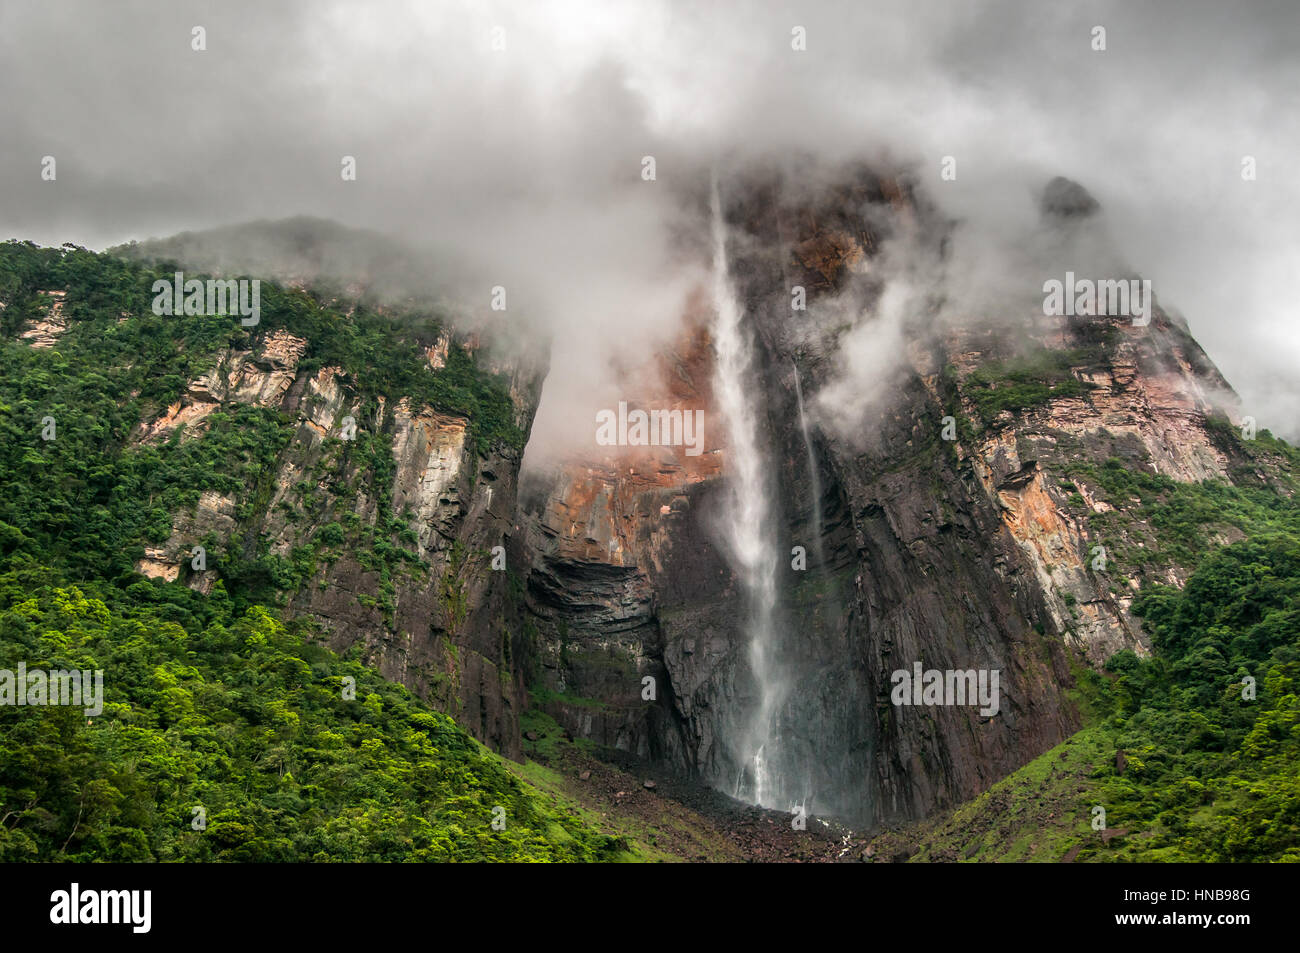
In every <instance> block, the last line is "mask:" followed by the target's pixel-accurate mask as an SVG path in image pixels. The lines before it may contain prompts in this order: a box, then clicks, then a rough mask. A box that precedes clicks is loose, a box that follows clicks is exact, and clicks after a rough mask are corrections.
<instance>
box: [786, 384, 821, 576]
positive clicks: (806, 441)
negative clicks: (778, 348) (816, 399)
mask: <svg viewBox="0 0 1300 953" xmlns="http://www.w3.org/2000/svg"><path fill="white" fill-rule="evenodd" d="M790 367H791V370H793V371H794V395H795V397H796V398H798V400H799V431H800V432H801V433H802V434H803V447H804V450H806V451H807V452H808V480H809V484H808V486H809V491H810V492H811V493H812V500H813V546H814V547H815V548H816V550H817V568H818V569H819V570H820V569H821V568H822V567H823V566H824V565H825V564H826V554H825V553H823V552H822V478H821V474H820V473H818V472H817V454H816V453H814V452H813V445H812V437H810V436H809V435H808V416H807V414H805V413H804V409H803V387H802V385H800V383H799V367H798V365H796V364H792V365H790Z"/></svg>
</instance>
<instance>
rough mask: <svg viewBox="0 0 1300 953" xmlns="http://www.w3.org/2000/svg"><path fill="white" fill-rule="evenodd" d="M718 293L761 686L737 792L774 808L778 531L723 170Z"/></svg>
mask: <svg viewBox="0 0 1300 953" xmlns="http://www.w3.org/2000/svg"><path fill="white" fill-rule="evenodd" d="M710 200H711V213H712V233H713V235H712V237H713V299H714V302H715V305H716V307H717V324H716V326H715V328H714V342H715V345H716V347H717V368H716V377H715V390H716V398H717V402H718V407H719V409H720V410H721V411H722V414H723V416H724V417H725V418H726V421H727V427H728V430H729V434H730V454H729V460H728V464H729V466H728V469H729V474H728V485H729V495H728V498H727V510H726V513H725V522H726V529H727V536H728V540H727V541H728V543H729V544H730V548H731V554H732V558H733V562H734V564H735V568H736V570H737V574H738V575H739V577H740V581H741V584H742V586H743V587H744V591H745V596H746V599H747V602H748V606H747V609H748V615H747V623H748V625H747V633H746V634H747V635H748V637H749V662H750V669H751V672H752V674H753V677H754V682H755V685H756V688H757V692H758V701H757V704H756V705H755V706H754V708H753V711H752V712H751V713H750V716H749V720H748V727H747V728H746V729H745V730H744V732H743V736H742V737H741V738H740V739H738V742H739V754H740V761H741V768H740V770H739V771H738V773H737V778H736V783H735V795H736V797H739V798H744V799H747V800H751V801H753V802H755V803H758V804H763V805H765V806H769V807H775V806H781V807H784V805H778V804H777V801H778V800H779V798H780V797H781V794H782V784H781V778H780V765H781V758H780V750H779V745H780V739H779V737H778V736H777V732H776V724H775V722H776V716H777V713H778V711H779V710H780V707H781V704H782V701H783V691H782V686H781V683H780V679H779V678H778V672H777V664H776V658H775V648H776V646H775V644H774V643H775V637H776V633H775V625H774V618H775V610H776V567H777V548H776V543H775V540H774V539H772V537H771V535H770V531H771V512H770V509H769V505H768V499H769V497H768V486H767V479H766V472H765V468H764V460H763V455H762V453H761V452H760V449H759V424H758V408H757V406H756V401H755V400H754V399H752V398H751V397H750V396H749V394H747V393H746V382H747V380H748V379H749V378H750V375H751V374H752V373H753V364H754V347H753V344H752V342H751V341H750V338H749V335H748V334H747V332H746V329H745V327H744V324H743V321H742V319H743V317H744V311H743V309H742V307H741V305H740V302H739V301H738V300H737V298H736V291H735V288H734V287H733V286H732V283H731V277H730V273H729V271H728V266H727V231H726V226H725V224H724V222H723V219H722V202H721V199H720V198H719V195H718V182H717V178H716V176H715V177H714V179H713V183H712V194H711V196H710Z"/></svg>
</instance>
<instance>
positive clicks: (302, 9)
mask: <svg viewBox="0 0 1300 953" xmlns="http://www.w3.org/2000/svg"><path fill="white" fill-rule="evenodd" d="M954 6H957V5H953V4H940V3H916V2H906V3H890V4H875V3H860V2H844V3H789V4H780V3H753V4H744V5H740V4H736V5H730V4H729V5H726V6H725V8H723V9H718V8H717V5H699V4H688V3H671V2H649V0H644V2H630V3H622V4H617V5H613V4H595V3H592V4H579V3H561V2H530V3H517V4H494V3H482V2H473V3H470V2H465V3H439V4H436V5H432V4H419V3H395V2H378V3H375V2H370V3H364V4H363V3H331V2H312V3H308V2H301V3H285V4H278V5H274V6H272V5H265V4H255V3H223V4H220V5H210V4H207V3H190V2H177V3H169V4H161V3H146V2H137V3H119V4H112V5H108V4H100V3H94V2H74V3H60V4H48V3H37V2H26V0H17V2H10V3H7V4H6V5H5V6H4V7H3V8H2V9H0V85H2V87H3V89H4V90H5V95H4V96H3V97H0V122H3V125H4V128H5V130H6V133H5V135H4V136H3V137H0V185H2V187H3V194H4V196H5V202H4V205H3V208H2V209H0V237H3V238H8V237H16V238H25V239H33V240H36V241H39V242H42V243H48V244H58V243H60V242H64V241H72V242H75V243H78V244H84V245H87V246H89V247H93V248H103V247H106V246H108V245H112V244H116V243H119V242H123V241H127V240H130V239H135V238H146V237H150V236H161V235H167V234H171V233H174V232H178V231H182V230H186V229H198V228H206V227H211V226H216V225H221V224H228V223H234V222H241V221H246V220H250V219H263V218H279V217H284V216H291V215H312V216H319V217H324V218H330V219H335V220H337V221H340V222H343V223H345V224H348V225H354V226H359V227H364V228H370V229H374V230H377V231H380V232H383V233H387V234H390V235H393V236H396V237H399V238H401V239H403V240H406V241H409V242H413V243H415V244H417V245H418V246H419V247H421V248H423V249H427V251H428V254H429V259H430V266H429V267H430V269H431V270H436V271H437V273H438V274H439V275H440V276H445V278H444V280H445V281H446V282H447V283H448V284H449V285H450V286H452V287H451V290H452V291H453V292H454V293H455V294H457V295H458V296H459V297H461V298H462V299H463V300H465V301H467V302H470V303H474V302H480V303H481V304H479V305H476V306H477V307H481V309H482V315H481V316H480V317H481V318H482V319H483V320H495V321H502V322H522V323H528V324H530V325H535V326H541V327H544V328H545V329H547V330H548V331H549V332H551V333H552V334H553V335H554V337H555V339H556V341H557V342H558V343H557V346H556V348H555V350H554V373H553V376H552V385H551V386H550V387H549V388H548V397H547V401H548V406H544V408H543V414H542V419H540V420H539V422H538V432H539V435H542V436H545V434H546V433H547V429H548V428H552V429H553V432H554V433H559V432H560V431H561V429H562V428H563V427H565V426H572V424H571V423H565V422H564V420H565V406H564V395H565V394H566V393H570V394H577V393H578V392H579V391H580V390H581V388H583V387H586V386H589V385H590V384H591V383H592V382H593V381H596V380H597V379H598V378H599V375H600V374H601V372H602V370H603V369H604V368H605V367H606V366H607V365H608V364H609V361H610V359H611V356H617V355H619V354H622V355H623V356H625V357H626V356H633V355H635V354H637V353H639V352H644V351H646V350H647V349H649V348H652V347H654V346H655V344H656V342H658V341H661V340H663V339H664V338H665V336H666V335H668V334H670V333H671V332H672V330H673V328H674V327H675V325H676V322H677V320H678V318H679V316H680V313H681V305H682V301H683V299H684V297H685V295H686V293H687V292H688V290H689V289H690V288H691V287H692V286H693V285H695V284H697V283H698V282H699V281H700V280H701V275H700V272H699V266H700V260H699V257H698V252H699V249H698V248H696V247H686V246H685V245H684V243H683V240H682V236H683V234H684V233H686V232H689V230H690V229H691V228H692V222H693V220H692V214H693V211H692V209H691V208H690V207H689V204H688V203H686V202H685V201H684V196H685V195H687V194H689V193H690V190H691V189H694V188H697V187H698V182H699V180H700V177H701V175H702V173H703V172H704V171H705V170H707V169H708V167H709V166H710V165H712V164H714V163H722V162H727V161H736V160H738V159H743V158H746V157H763V156H777V157H780V156H783V155H787V154H790V153H792V152H795V151H799V152H803V153H811V154H813V155H815V156H817V157H819V158H820V159H824V160H827V162H828V163H833V162H834V161H836V160H839V159H846V158H855V157H867V158H870V157H872V156H879V155H889V156H890V157H892V158H893V159H894V160H895V161H897V162H900V163H911V164H914V165H915V168H916V170H917V172H916V175H917V181H918V184H919V186H920V187H921V188H923V189H925V190H926V192H927V193H928V194H929V195H930V196H931V197H932V199H933V200H934V201H935V202H937V203H938V204H939V206H940V207H941V208H942V209H943V211H944V212H945V213H947V214H949V215H952V216H954V217H957V218H960V219H962V220H964V221H965V223H966V224H965V225H964V226H963V228H964V229H966V230H967V234H969V235H971V236H973V238H970V239H967V242H968V245H969V246H971V247H974V248H979V247H1012V248H1014V247H1015V245H1016V242H1017V240H1018V239H1019V236H1021V235H1028V234H1031V232H1032V228H1033V224H1034V220H1035V216H1036V207H1035V199H1036V196H1037V193H1038V190H1039V189H1041V187H1042V185H1043V184H1044V183H1045V182H1046V181H1047V180H1048V179H1050V178H1051V177H1053V176H1055V175H1058V174H1061V175H1066V176H1069V177H1070V178H1072V179H1075V180H1076V181H1078V182H1081V183H1082V184H1084V185H1085V186H1086V187H1087V188H1088V190H1089V191H1090V192H1091V193H1092V194H1093V195H1095V196H1096V197H1097V199H1098V200H1099V201H1100V203H1101V204H1102V206H1103V208H1104V209H1105V210H1106V216H1107V219H1108V223H1109V225H1110V229H1111V233H1112V234H1113V236H1114V238H1115V240H1116V242H1117V244H1118V246H1119V251H1120V252H1121V253H1122V255H1123V257H1124V258H1125V259H1126V260H1127V261H1129V262H1130V263H1131V264H1132V265H1133V267H1134V268H1135V269H1137V270H1138V271H1139V272H1141V274H1142V275H1143V276H1145V277H1148V278H1150V279H1152V281H1153V283H1154V287H1155V290H1156V294H1157V295H1158V297H1159V299H1160V301H1161V302H1162V303H1163V304H1165V305H1166V306H1172V307H1173V308H1175V309H1176V310H1178V311H1179V312H1180V313H1181V314H1182V315H1183V316H1184V317H1186V319H1187V321H1188V322H1189V324H1190V327H1191V330H1192V332H1193V334H1195V335H1196V336H1197V338H1198V339H1199V340H1200V342H1201V343H1202V344H1203V345H1204V346H1205V348H1206V350H1207V351H1208V353H1209V354H1210V356H1211V357H1212V358H1213V359H1214V360H1215V361H1216V362H1217V363H1218V364H1219V366H1220V367H1221V368H1222V370H1223V371H1224V373H1225V374H1226V376H1227V377H1228V379H1229V380H1230V381H1231V382H1232V383H1233V384H1234V385H1235V386H1236V387H1237V389H1238V390H1239V391H1240V392H1241V394H1242V396H1243V401H1244V407H1243V412H1245V413H1251V414H1253V415H1254V416H1255V417H1256V418H1257V419H1258V420H1259V423H1260V426H1267V427H1271V428H1272V429H1274V430H1275V431H1276V432H1278V433H1280V434H1283V435H1286V436H1288V437H1292V438H1295V437H1297V436H1300V425H1298V424H1297V421H1298V420H1300V375H1296V374H1295V373H1294V372H1293V370H1292V368H1293V367H1294V366H1295V364H1296V363H1297V362H1298V361H1300V325H1298V324H1297V322H1296V321H1295V320H1294V317H1295V310H1296V305H1295V295H1294V291H1293V288H1292V286H1291V277H1292V275H1293V274H1295V273H1296V271H1297V269H1296V265H1297V261H1298V260H1300V237H1298V236H1297V233H1296V229H1295V225H1294V223H1295V222H1296V221H1297V219H1298V218H1300V215H1298V214H1297V213H1300V185H1297V181H1296V177H1295V176H1294V174H1293V173H1292V172H1291V166H1292V164H1293V157H1294V156H1295V155H1296V154H1297V150H1300V124H1296V123H1294V122H1293V121H1290V116H1291V113H1292V104H1291V101H1292V99H1293V97H1294V91H1295V89H1297V88H1300V60H1297V58H1296V57H1295V55H1294V50H1295V49H1296V48H1297V46H1298V45H1300V12H1297V11H1296V10H1295V8H1294V7H1293V5H1291V4H1288V3H1285V2H1276V3H1262V2H1261V3H1247V4H1239V5H1234V6H1233V7H1231V8H1230V9H1229V8H1220V7H1219V6H1218V5H1214V4H1208V3H1172V2H1170V3H1149V4H1142V5H1141V6H1140V9H1130V7H1131V6H1133V5H1130V4H1124V3H1120V2H1096V3H1089V4H1087V5H1084V6H1082V7H1081V8H1080V9H1079V10H1076V11H1067V10H1058V9H1056V8H1055V7H1053V8H1052V9H1043V7H1044V6H1045V5H1042V4H1032V3H1023V4H1021V3H1005V2H977V3H970V4H962V5H960V9H957V10H954V9H953V7H954ZM700 7H702V8H703V9H697V8H700ZM196 26H201V27H203V28H204V30H205V37H204V38H205V41H206V49H205V50H203V51H196V50H194V49H192V42H193V29H194V27H196ZM1095 26H1103V27H1104V28H1105V31H1106V49H1105V50H1104V51H1097V50H1095V49H1094V48H1093V46H1094V33H1093V28H1094V27H1095ZM796 28H802V31H803V33H802V35H803V37H804V38H805V45H806V49H795V48H793V46H795V45H798V44H797V43H795V42H793V41H795V40H796V38H797V37H796V32H797V31H796ZM646 155H651V156H654V157H655V159H656V165H657V168H656V173H657V177H656V180H655V181H653V182H647V181H644V180H643V179H642V178H641V171H642V157H643V156H646ZM45 156H54V157H55V158H56V160H57V179H56V180H55V181H53V182H47V181H42V179H41V175H40V173H41V163H42V159H43V157H45ZM344 156H353V157H355V159H356V169H357V175H356V180H355V181H344V180H343V179H342V178H341V176H340V166H341V161H342V157H344ZM945 156H952V157H953V158H954V159H955V160H956V169H957V177H956V179H955V180H952V181H945V180H943V179H941V177H940V169H941V162H942V160H943V157H945ZM1245 156H1251V157H1253V158H1254V160H1255V163H1256V167H1257V178H1256V180H1254V181H1245V180H1243V178H1242V175H1241V168H1242V165H1241V163H1242V159H1243V157H1245ZM1005 260H1006V257H1005V256H989V257H988V259H987V263H986V264H985V265H982V266H979V267H978V268H976V270H977V271H978V272H979V282H980V285H981V286H982V287H987V288H991V289H994V290H996V288H997V287H998V284H999V281H1000V280H1001V279H1000V276H998V275H997V270H998V267H999V265H998V263H999V262H1004V261H1005ZM972 261H974V262H975V263H976V264H978V259H973V260H972ZM981 269H982V270H981ZM494 285H501V286H504V287H506V288H507V289H508V294H509V306H508V310H507V311H506V312H504V313H492V312H490V311H489V309H488V301H489V289H490V288H491V287H492V286H494Z"/></svg>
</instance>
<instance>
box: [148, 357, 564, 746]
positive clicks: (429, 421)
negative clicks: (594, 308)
mask: <svg viewBox="0 0 1300 953" xmlns="http://www.w3.org/2000/svg"><path fill="white" fill-rule="evenodd" d="M443 340H444V341H445V343H442V342H440V343H439V345H437V347H438V348H441V349H442V354H443V355H444V360H445V354H446V349H447V348H449V347H455V346H459V345H457V344H456V343H454V341H453V339H452V337H451V335H445V336H444V339H443ZM309 343H310V342H308V341H306V340H304V339H302V338H300V337H296V336H294V335H292V334H288V333H285V332H282V331H274V332H270V333H268V334H266V335H265V336H264V337H261V338H259V339H257V340H256V341H255V342H254V344H253V346H252V347H251V348H250V349H248V350H238V349H235V350H227V351H225V352H223V353H221V354H219V355H216V357H215V360H214V365H213V368H212V370H211V371H209V372H208V373H206V374H204V375H203V376H201V377H199V378H198V379H196V380H195V381H192V382H191V383H190V384H189V386H188V387H187V389H186V392H185V394H184V396H183V397H182V398H181V399H180V400H179V401H177V402H176V403H174V404H173V405H171V406H170V407H168V408H167V409H166V410H165V411H164V412H163V413H162V414H161V415H160V416H159V417H158V418H156V419H154V420H152V421H147V422H145V423H143V424H142V425H141V426H140V427H139V428H138V430H137V433H136V435H135V438H134V439H135V440H136V441H137V442H147V441H157V440H163V439H166V438H168V437H169V436H170V435H171V434H172V433H173V432H174V431H175V430H176V429H177V428H179V427H181V426H184V427H185V432H184V437H185V438H186V439H189V438H191V437H192V436H194V435H195V434H196V433H198V432H201V431H202V429H203V428H204V427H205V426H206V423H207V421H208V418H209V417H210V416H211V414H212V413H213V412H215V411H217V410H220V409H222V408H227V407H230V406H233V405H240V404H243V405H250V406H257V407H265V408H269V409H273V410H276V411H278V412H279V413H280V414H281V415H282V419H283V420H285V421H286V423H285V427H286V430H287V431H288V433H289V434H290V436H288V438H287V440H286V446H285V448H284V449H283V450H282V451H281V452H280V454H279V456H278V459H277V462H276V465H275V467H274V469H273V470H270V471H266V472H263V473H261V474H259V475H258V476H257V479H256V482H255V484H253V485H250V486H248V487H246V488H245V491H244V492H242V493H225V494H218V493H215V492H205V493H203V494H202V495H201V496H200V497H199V500H198V502H197V505H196V506H194V508H193V509H191V510H187V511H183V512H180V513H177V514H176V515H175V518H174V520H173V524H172V532H171V535H170V537H169V538H168V539H167V540H166V541H165V542H164V543H161V544H159V545H156V546H153V547H150V548H149V549H148V550H147V551H146V553H145V557H144V558H143V559H142V560H140V562H139V563H138V564H137V569H138V570H139V571H140V572H141V573H143V574H145V575H148V576H151V577H154V578H160V579H164V580H167V581H174V580H177V579H180V580H182V581H184V582H185V583H186V584H187V585H189V586H191V587H193V588H195V589H199V590H201V591H204V592H208V591H211V590H212V589H213V588H214V586H215V584H216V583H217V582H218V581H219V580H220V579H221V578H222V577H223V575H224V574H226V573H228V572H231V571H234V572H245V573H247V572H249V571H253V572H270V573H272V575H273V579H272V581H273V583H274V584H275V585H276V587H277V588H280V589H284V590H286V591H287V592H288V593H289V595H288V601H287V603H286V605H285V606H284V613H285V615H286V617H288V618H291V619H293V618H296V619H300V620H302V621H304V622H308V623H309V624H310V625H311V626H312V627H313V628H315V629H316V630H317V631H318V632H319V635H320V637H321V638H322V639H323V640H324V641H325V642H326V643H327V644H329V645H330V646H331V647H332V648H334V649H336V650H339V651H343V650H347V649H349V648H351V647H353V646H356V645H359V646H361V649H362V652H363V655H364V657H365V658H366V659H367V660H368V661H369V662H370V663H371V664H372V665H374V666H375V667H376V668H377V669H379V670H380V671H381V672H382V673H383V674H384V675H385V676H386V677H388V678H390V679H392V680H394V681H398V682H401V683H403V684H405V685H407V686H408V687H410V688H411V689H412V690H413V691H415V692H416V694H418V695H420V696H421V697H423V698H425V699H427V700H429V701H431V702H432V703H434V704H436V705H437V706H439V707H440V708H442V709H443V710H445V711H448V712H449V713H451V714H453V715H455V716H456V717H457V718H458V719H459V720H460V721H461V722H462V724H464V725H465V726H466V727H467V728H468V729H469V730H471V731H472V732H473V733H474V734H475V736H476V737H478V738H479V739H480V740H482V741H484V742H485V743H487V744H489V745H491V746H492V747H494V748H496V749H497V750H499V751H502V752H504V753H506V754H508V755H512V756H517V755H518V753H519V722H518V716H519V712H520V710H521V709H522V707H523V704H524V698H525V694H524V679H523V675H522V674H521V670H520V668H519V666H518V665H517V664H516V663H515V662H514V659H515V657H516V656H519V655H523V654H525V653H526V649H525V647H524V646H523V643H522V641H521V640H522V638H523V634H522V631H521V630H519V629H518V627H517V626H516V627H515V630H514V631H513V632H512V631H511V630H510V627H509V625H508V624H507V616H508V615H509V614H510V612H511V611H512V610H511V606H510V604H509V599H508V593H509V573H508V571H493V570H492V569H491V568H490V565H491V561H492V557H493V550H494V548H495V547H503V548H504V547H506V546H513V545H516V543H514V542H512V535H513V533H514V531H513V528H512V521H511V520H512V516H513V513H514V507H515V487H516V484H517V473H518V469H519V462H520V460H519V454H518V453H517V452H515V451H513V450H509V449H508V448H507V449H498V450H497V451H495V452H492V453H490V454H488V455H487V456H480V455H479V452H478V449H477V446H476V444H475V442H474V441H473V440H469V439H468V435H469V430H470V426H471V422H470V421H469V420H467V419H466V418H464V417H460V416H456V415H452V414H447V413H441V412H438V411H435V410H434V409H432V408H430V407H427V406H425V407H416V406H412V404H411V402H410V401H409V400H408V399H405V398H401V399H398V400H396V401H393V400H390V399H388V398H385V397H383V396H380V397H378V398H377V399H373V400H368V401H367V400H365V399H363V398H362V397H361V395H360V392H359V390H358V389H357V388H356V387H355V385H354V382H353V381H351V380H350V379H349V378H348V376H347V375H346V374H344V373H343V372H342V371H340V370H339V369H338V368H336V367H323V368H319V369H317V370H308V371H300V365H301V363H302V358H303V355H304V354H305V353H306V352H307V350H308V347H309ZM505 370H508V371H509V373H510V380H511V383H512V387H513V395H514V396H515V398H516V399H517V400H518V401H520V405H519V406H517V407H516V420H517V422H518V423H519V424H520V425H521V426H522V427H523V428H524V429H525V431H526V430H527V428H528V426H530V424H531V420H532V415H533V413H534V412H535V410H536V406H537V399H538V396H539V393H540V379H541V374H540V371H539V370H538V368H537V367H535V366H533V367H529V366H525V365H523V364H518V365H515V366H512V367H509V368H505ZM376 454H378V455H379V456H375V455H376ZM200 545H203V546H205V548H206V553H205V555H206V562H207V567H206V569H197V568H195V562H194V555H195V552H196V550H195V547H196V546H200ZM232 559H233V560H234V562H231V560H232ZM250 566H251V567H253V568H252V569H250V568H249V567H250ZM241 567H242V568H241ZM277 573H278V574H279V575H277Z"/></svg>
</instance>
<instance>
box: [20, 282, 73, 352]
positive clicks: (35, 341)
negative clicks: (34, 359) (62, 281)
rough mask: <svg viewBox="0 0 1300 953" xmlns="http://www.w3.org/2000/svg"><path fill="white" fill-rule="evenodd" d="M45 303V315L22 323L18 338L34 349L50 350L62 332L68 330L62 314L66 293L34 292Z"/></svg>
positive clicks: (65, 319) (66, 320)
mask: <svg viewBox="0 0 1300 953" xmlns="http://www.w3.org/2000/svg"><path fill="white" fill-rule="evenodd" d="M36 294H37V295H38V296H40V297H41V298H42V299H43V300H44V303H45V314H44V315H42V316H41V317H37V318H32V319H30V320H28V321H26V322H24V324H23V327H22V329H21V330H20V331H19V332H18V337H19V338H20V339H22V340H24V341H27V342H29V343H30V344H31V346H32V347H36V348H50V347H54V345H55V344H56V343H57V342H58V340H59V338H60V337H61V336H62V335H63V332H65V331H66V330H68V319H67V318H66V317H65V316H64V314H63V304H64V299H66V298H67V296H68V293H67V292H66V291H58V290H52V291H38V292H36Z"/></svg>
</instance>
